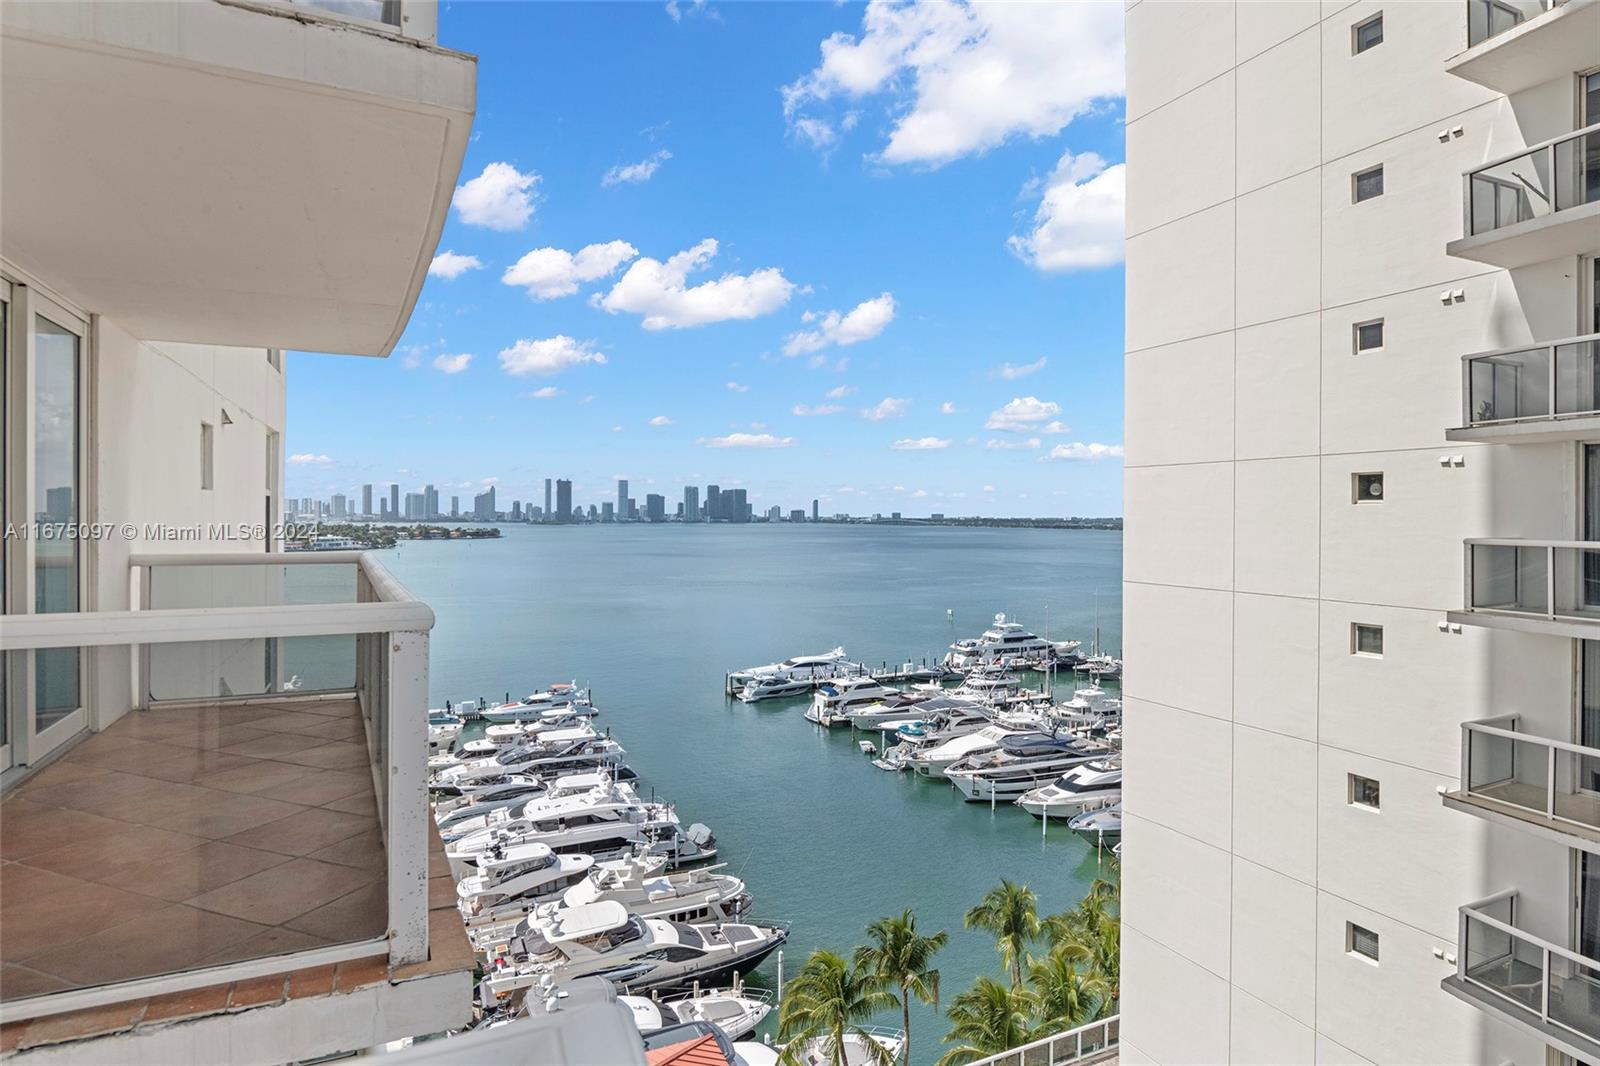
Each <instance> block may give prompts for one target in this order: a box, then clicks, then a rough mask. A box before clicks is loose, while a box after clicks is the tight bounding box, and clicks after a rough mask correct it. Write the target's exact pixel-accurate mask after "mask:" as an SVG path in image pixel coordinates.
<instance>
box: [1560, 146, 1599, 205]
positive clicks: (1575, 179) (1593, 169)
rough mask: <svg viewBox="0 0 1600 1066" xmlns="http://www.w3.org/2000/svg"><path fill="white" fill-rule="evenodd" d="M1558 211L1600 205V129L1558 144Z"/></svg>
mask: <svg viewBox="0 0 1600 1066" xmlns="http://www.w3.org/2000/svg"><path fill="white" fill-rule="evenodd" d="M1554 154H1555V178H1556V188H1555V193H1556V210H1557V211H1566V210H1570V209H1571V208H1574V207H1582V206H1583V205H1584V204H1592V203H1596V202H1600V130H1597V131H1594V132H1591V133H1583V134H1579V135H1578V136H1576V137H1571V138H1569V139H1567V140H1565V141H1559V142H1557V143H1556V145H1555V153H1554Z"/></svg>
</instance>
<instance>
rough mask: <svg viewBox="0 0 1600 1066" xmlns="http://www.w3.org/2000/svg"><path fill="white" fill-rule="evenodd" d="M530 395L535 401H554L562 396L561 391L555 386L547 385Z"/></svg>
mask: <svg viewBox="0 0 1600 1066" xmlns="http://www.w3.org/2000/svg"><path fill="white" fill-rule="evenodd" d="M529 395H530V396H532V397H533V398H534V399H535V400H553V399H555V398H556V397H557V396H560V395H561V390H560V389H558V388H556V387H555V386H554V385H546V386H545V387H544V388H542V389H534V390H533V392H531V393H529Z"/></svg>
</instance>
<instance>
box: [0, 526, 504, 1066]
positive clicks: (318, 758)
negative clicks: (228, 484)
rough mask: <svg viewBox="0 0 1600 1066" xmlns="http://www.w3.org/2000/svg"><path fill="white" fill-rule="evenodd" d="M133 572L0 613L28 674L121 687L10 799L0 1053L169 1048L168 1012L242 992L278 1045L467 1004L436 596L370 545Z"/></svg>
mask: <svg viewBox="0 0 1600 1066" xmlns="http://www.w3.org/2000/svg"><path fill="white" fill-rule="evenodd" d="M131 577H132V581H133V586H132V587H133V588H134V589H135V590H136V594H135V599H136V603H137V605H138V606H137V609H136V610H132V611H116V612H102V613H86V614H55V615H28V616H12V617H10V618H7V620H6V625H5V628H4V631H3V632H0V651H3V652H4V654H5V656H6V670H7V673H8V674H10V675H11V676H12V677H13V678H16V679H18V681H19V682H20V683H21V686H22V688H21V691H28V687H27V686H28V684H29V683H30V681H31V680H32V679H31V677H30V676H29V675H30V672H31V671H33V670H35V669H36V668H37V669H40V670H44V669H50V668H52V667H49V666H42V665H40V664H41V662H42V661H43V660H44V656H43V655H42V654H41V652H44V651H53V652H54V654H53V655H52V656H51V658H50V662H51V663H52V664H54V666H59V665H60V663H61V661H62V660H63V658H66V659H67V660H69V661H75V662H81V664H82V675H83V676H85V677H87V678H88V679H89V682H88V685H87V687H86V689H85V692H86V693H87V694H88V696H89V699H88V702H89V704H90V711H91V721H93V720H95V718H96V717H97V715H96V713H95V712H96V710H97V708H96V707H95V706H94V704H95V703H96V702H97V701H96V697H97V696H100V697H103V698H102V699H101V700H100V701H99V702H101V703H103V704H104V705H105V706H106V707H110V706H114V705H117V704H119V703H120V705H121V706H128V705H129V703H131V704H132V705H133V707H134V708H135V709H134V710H131V711H127V712H125V713H123V714H122V715H121V716H120V717H116V718H115V719H114V720H113V721H110V722H109V724H106V725H105V726H104V728H102V729H101V730H100V731H99V732H98V733H95V734H93V735H91V736H88V737H87V738H85V739H83V740H81V741H80V742H78V743H77V744H75V745H73V746H71V747H69V748H68V749H66V751H65V753H64V754H63V755H62V757H61V758H59V759H58V760H56V761H54V762H52V763H50V764H49V765H47V766H45V767H43V768H42V769H39V770H38V771H37V772H35V773H34V774H33V775H32V776H31V777H29V778H27V779H26V780H24V781H23V782H22V783H20V784H19V785H17V786H16V787H14V788H12V789H11V790H10V791H8V792H7V793H6V794H5V796H4V798H3V800H0V823H3V824H4V827H5V831H4V835H3V837H0V857H3V859H4V860H5V862H4V865H0V982H3V990H4V1003H3V1006H0V1023H3V1025H0V1051H9V1050H12V1049H13V1048H21V1049H23V1050H24V1051H25V1050H27V1049H28V1048H31V1047H40V1046H46V1045H50V1044H53V1043H59V1042H63V1041H66V1040H75V1039H87V1038H91V1037H95V1038H98V1039H100V1040H102V1041H107V1040H138V1041H140V1042H141V1046H142V1047H144V1048H152V1049H155V1050H154V1051H151V1052H150V1053H149V1054H144V1053H141V1055H142V1056H143V1057H144V1058H146V1059H149V1060H151V1061H159V1060H167V1061H177V1060H181V1059H184V1058H188V1057H192V1056H191V1055H190V1054H185V1053H182V1052H181V1048H182V1047H184V1046H187V1045H183V1044H182V1043H181V1041H182V1040H183V1039H184V1037H183V1033H182V1031H181V1030H180V1031H178V1032H176V1033H175V1032H174V1031H173V1030H172V1028H171V1027H170V1026H169V1025H166V1024H165V1023H168V1022H171V1021H174V1020H178V1019H179V1018H182V1019H184V1020H186V1021H193V1022H196V1023H197V1024H207V1019H210V1022H209V1023H210V1024H218V1025H221V1024H225V1023H222V1022H220V1021H218V1020H217V1019H221V1018H226V1017H229V1016H230V1014H232V1015H236V1014H237V1012H238V1011H240V1010H242V1009H247V1008H259V1009H263V1010H266V1009H270V1010H273V1011H274V1012H275V1013H274V1015H273V1018H274V1022H273V1023H271V1024H273V1025H274V1027H275V1032H276V1033H277V1034H278V1035H277V1036H275V1037H274V1057H278V1058H281V1059H284V1060H297V1059H305V1058H314V1057H319V1056H323V1055H331V1054H335V1053H341V1052H350V1051H356V1050H360V1049H363V1048H367V1047H371V1046H373V1045H375V1044H379V1043H383V1042H385V1041H388V1040H393V1039H397V1038H399V1037H403V1036H413V1035H417V1034H419V1033H428V1032H435V1031H438V1030H440V1029H444V1028H447V1027H451V1026H456V1025H460V1024H462V1023H464V1022H465V1021H466V1020H467V1017H468V1014H469V1012H470V977H471V971H472V966H473V960H472V954H471V951H470V947H469V945H468V944H467V941H466V936H465V932H464V930H463V929H462V927H461V922H460V917H459V914H458V913H457V912H456V911H455V908H454V906H453V902H454V899H453V897H454V892H453V886H452V885H451V884H450V883H449V878H448V868H447V866H446V864H445V862H444V857H443V852H442V849H440V848H439V847H438V843H437V839H438V838H437V836H436V835H433V834H432V830H431V821H430V819H429V818H428V812H427V796H426V784H425V767H426V760H427V732H426V730H427V726H426V718H427V677H428V662H427V660H428V634H429V630H430V629H431V628H432V625H433V613H432V612H431V611H430V610H429V609H428V608H427V606H426V605H424V604H421V603H418V602H416V601H414V600H412V599H411V598H410V596H409V595H408V594H407V593H406V592H405V590H404V588H402V587H401V586H400V585H399V584H398V583H397V582H395V581H394V579H393V578H392V577H390V576H389V574H388V573H387V572H386V571H385V570H384V569H383V568H382V566H381V565H380V564H378V563H377V562H376V561H375V559H374V558H373V557H371V556H366V555H362V554H359V553H333V552H327V553H302V554H291V555H277V554H275V555H268V554H241V555H199V556H136V557H135V558H134V559H133V572H132V575H131ZM118 678H122V679H126V680H124V681H122V685H123V686H124V687H125V688H127V687H130V686H131V691H123V692H115V691H113V690H114V689H115V688H116V687H117V684H116V679H118ZM434 902H437V903H438V904H439V905H438V906H432V905H431V903H434ZM334 995H338V996H341V997H345V998H342V999H340V1000H339V1005H338V1007H337V1009H335V1010H329V1009H328V1008H327V1006H326V1005H325V1004H324V1003H322V1002H319V1001H324V1000H326V999H327V997H329V996H334ZM174 1012H178V1013H176V1014H175V1013H174ZM184 1028H185V1029H187V1028H188V1027H187V1026H185V1027H184ZM191 1037H192V1034H191ZM163 1041H167V1042H169V1043H163ZM168 1049H170V1051H169V1050H168ZM280 1053H281V1054H280ZM104 1055H105V1056H106V1057H110V1058H117V1057H118V1055H117V1054H116V1049H115V1048H111V1047H108V1048H107V1049H106V1050H105V1052H104Z"/></svg>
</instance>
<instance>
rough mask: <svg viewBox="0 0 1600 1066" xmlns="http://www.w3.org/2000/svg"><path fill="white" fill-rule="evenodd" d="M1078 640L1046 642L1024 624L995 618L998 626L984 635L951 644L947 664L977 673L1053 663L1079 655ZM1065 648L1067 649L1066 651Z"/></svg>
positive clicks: (946, 658) (994, 626) (995, 624)
mask: <svg viewBox="0 0 1600 1066" xmlns="http://www.w3.org/2000/svg"><path fill="white" fill-rule="evenodd" d="M1077 648H1078V643H1077V642H1076V641H1063V642H1059V643H1058V642H1055V641H1049V640H1045V639H1044V638H1043V637H1040V636H1036V635H1034V634H1033V633H1030V632H1028V630H1027V629H1025V628H1023V626H1022V625H1021V624H1020V623H1017V622H1011V621H1007V619H1006V616H1005V615H1003V614H997V615H995V616H994V624H993V625H992V626H990V627H989V628H988V629H985V630H984V631H983V634H982V635H981V636H978V637H975V638H972V639H969V640H958V641H956V642H955V643H954V644H952V645H950V651H949V652H948V653H947V654H946V655H945V657H944V662H945V665H946V666H948V667H950V668H951V669H954V670H973V669H976V668H978V667H983V666H993V665H1002V666H1003V665H1009V664H1012V663H1019V662H1021V661H1023V660H1028V661H1034V662H1049V661H1052V660H1054V659H1055V658H1057V656H1058V655H1060V656H1063V657H1064V656H1065V655H1069V654H1074V653H1076V651H1077ZM1063 649H1066V650H1065V651H1064V650H1063Z"/></svg>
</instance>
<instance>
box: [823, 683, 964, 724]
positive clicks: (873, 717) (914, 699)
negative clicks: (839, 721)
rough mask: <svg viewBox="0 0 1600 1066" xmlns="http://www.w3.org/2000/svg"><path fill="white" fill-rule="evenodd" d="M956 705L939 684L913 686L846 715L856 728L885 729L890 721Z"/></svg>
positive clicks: (903, 719)
mask: <svg viewBox="0 0 1600 1066" xmlns="http://www.w3.org/2000/svg"><path fill="white" fill-rule="evenodd" d="M954 706H956V704H955V703H954V702H953V701H952V700H951V699H950V698H949V697H948V696H946V695H945V692H944V689H942V688H940V687H939V686H938V685H913V686H912V687H911V688H909V689H907V690H906V691H904V692H900V693H897V694H895V695H893V696H890V697H888V698H887V699H883V700H879V701H878V702H876V703H869V704H867V705H866V706H864V707H859V708H856V709H855V710H852V711H850V712H849V714H848V715H846V717H848V718H849V719H850V724H851V725H852V726H854V727H855V728H856V729H881V728H882V727H883V725H884V723H886V722H893V721H907V720H917V719H921V718H923V717H925V716H927V715H929V714H932V713H933V712H934V711H937V710H941V709H948V708H950V707H954Z"/></svg>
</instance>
